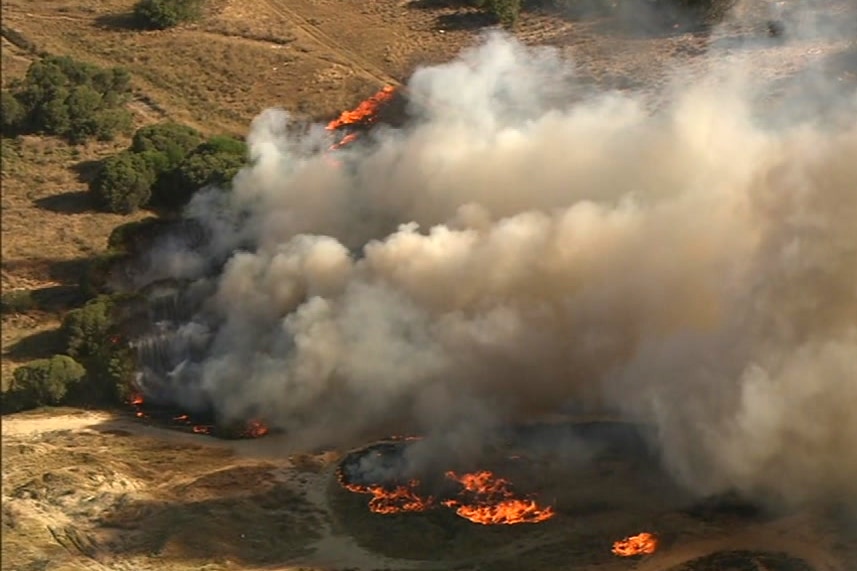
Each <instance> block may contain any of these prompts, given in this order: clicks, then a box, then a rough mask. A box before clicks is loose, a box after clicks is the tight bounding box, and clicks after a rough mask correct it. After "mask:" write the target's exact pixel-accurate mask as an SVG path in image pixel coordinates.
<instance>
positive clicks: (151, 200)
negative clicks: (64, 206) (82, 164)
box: [89, 123, 247, 214]
mask: <svg viewBox="0 0 857 571" xmlns="http://www.w3.org/2000/svg"><path fill="white" fill-rule="evenodd" d="M246 154H247V149H246V145H245V144H244V143H243V142H242V141H239V140H237V139H233V138H230V137H212V138H211V139H209V140H207V141H204V140H203V137H202V135H201V134H200V133H199V132H197V131H196V130H194V129H192V128H190V127H187V126H185V125H180V124H177V123H160V124H157V125H150V126H148V127H143V128H142V129H139V130H138V131H137V132H136V133H135V134H134V138H133V141H132V143H131V147H130V148H129V149H127V150H125V151H123V152H121V153H119V154H117V155H114V156H112V157H109V158H107V159H105V160H104V161H102V163H101V165H100V167H99V169H98V172H97V173H96V175H95V176H94V177H93V179H92V180H91V181H90V183H89V191H90V192H91V193H92V196H93V199H94V200H95V202H96V204H98V205H99V206H100V207H101V208H102V209H103V210H106V211H108V212H116V213H121V214H127V213H131V212H134V211H135V210H137V209H138V208H141V207H143V206H151V207H154V208H160V209H165V210H177V209H180V208H181V207H182V206H184V205H185V204H187V202H188V200H190V197H191V196H192V195H193V193H194V192H196V191H197V190H199V189H200V188H203V187H205V186H209V185H224V186H225V185H227V184H228V183H229V181H231V180H232V178H233V177H234V176H235V174H237V172H238V170H239V169H240V168H241V167H242V166H244V164H245V157H246Z"/></svg>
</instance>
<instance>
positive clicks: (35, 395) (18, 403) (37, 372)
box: [3, 355, 86, 412]
mask: <svg viewBox="0 0 857 571" xmlns="http://www.w3.org/2000/svg"><path fill="white" fill-rule="evenodd" d="M85 375H86V369H84V367H83V365H81V364H80V363H78V362H77V361H75V360H74V359H72V358H71V357H68V356H66V355H54V356H53V357H51V358H50V359H38V360H36V361H32V362H30V363H27V364H26V365H22V366H20V367H18V368H17V369H15V372H14V373H13V380H12V385H11V386H10V387H9V390H8V391H7V392H6V393H5V394H4V395H3V400H4V403H3V404H4V406H3V409H4V412H15V411H19V410H26V409H30V408H36V407H39V406H51V405H58V404H61V403H63V402H64V401H65V398H66V395H67V394H68V393H69V391H73V390H75V389H76V387H77V386H78V385H79V384H80V382H81V381H82V380H83V379H84V377H85Z"/></svg>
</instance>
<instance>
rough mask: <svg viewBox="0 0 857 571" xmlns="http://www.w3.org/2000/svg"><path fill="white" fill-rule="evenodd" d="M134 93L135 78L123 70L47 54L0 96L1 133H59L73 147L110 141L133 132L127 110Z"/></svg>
mask: <svg viewBox="0 0 857 571" xmlns="http://www.w3.org/2000/svg"><path fill="white" fill-rule="evenodd" d="M130 94H131V76H130V74H129V73H128V72H127V71H126V70H125V69H123V68H121V67H114V68H109V69H105V68H101V67H98V66H95V65H92V64H89V63H85V62H81V61H77V60H75V59H73V58H70V57H67V56H53V55H47V56H44V57H42V58H41V59H39V60H37V61H35V62H33V63H32V64H31V65H30V67H29V68H28V69H27V74H26V76H25V77H24V79H23V80H20V81H17V82H14V83H13V84H12V85H11V87H10V88H9V89H4V90H3V91H2V92H0V116H2V134H3V136H14V135H18V134H24V133H40V134H45V135H56V136H59V137H63V138H65V139H66V140H68V141H69V142H71V143H81V142H83V141H85V140H87V139H91V138H95V139H99V140H111V139H113V138H114V137H115V136H116V135H118V134H120V133H123V132H128V131H129V130H130V128H131V113H130V112H129V111H128V110H127V109H125V104H126V103H127V101H128V100H129V98H130Z"/></svg>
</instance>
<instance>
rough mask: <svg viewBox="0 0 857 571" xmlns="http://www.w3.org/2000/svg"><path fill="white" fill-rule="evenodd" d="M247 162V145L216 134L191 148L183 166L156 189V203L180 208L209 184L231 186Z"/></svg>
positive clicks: (161, 180) (154, 190)
mask: <svg viewBox="0 0 857 571" xmlns="http://www.w3.org/2000/svg"><path fill="white" fill-rule="evenodd" d="M246 164H247V145H246V144H245V143H244V142H243V141H239V140H237V139H234V138H232V137H212V138H211V139H209V140H208V141H206V142H205V143H202V144H201V145H199V146H198V147H196V148H195V149H194V150H193V151H191V152H190V153H189V154H188V155H187V156H186V157H185V159H184V160H183V161H182V162H181V164H179V166H178V167H177V168H176V169H175V170H174V171H172V172H170V173H168V174H166V175H165V176H163V177H162V178H161V179H159V180H158V183H157V184H156V185H155V187H154V188H153V189H152V199H153V200H152V202H153V204H156V205H158V206H163V207H165V208H171V209H175V208H180V207H182V206H184V205H185V204H187V202H188V201H189V200H190V198H191V196H193V194H194V193H195V192H196V191H197V190H199V189H201V188H203V187H206V186H212V185H217V186H228V185H229V183H230V182H231V181H232V179H233V178H234V177H235V175H236V174H238V171H239V170H241V168H242V167H243V166H245V165H246Z"/></svg>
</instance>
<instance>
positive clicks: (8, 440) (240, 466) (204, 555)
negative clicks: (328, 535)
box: [2, 411, 319, 569]
mask: <svg viewBox="0 0 857 571" xmlns="http://www.w3.org/2000/svg"><path fill="white" fill-rule="evenodd" d="M61 412H62V411H57V413H61ZM24 417H29V418H30V421H31V422H32V423H37V422H40V419H41V421H42V422H46V421H48V422H49V419H48V417H44V413H41V412H38V411H37V412H32V413H24V414H23V415H22V418H20V420H18V421H19V422H24V421H26V418H24ZM110 426H111V425H109V424H108V425H103V426H102V427H101V428H98V430H81V429H80V428H78V429H76V430H60V431H56V430H48V431H46V432H42V433H35V434H25V433H19V434H4V438H3V451H2V452H3V458H4V477H3V500H4V502H3V504H4V510H3V554H4V557H3V569H25V568H27V569H29V568H33V569H35V568H37V567H38V566H39V565H42V567H38V568H50V569H75V568H91V567H90V564H93V563H95V562H98V563H100V564H101V565H105V566H106V568H115V567H113V565H115V564H119V565H123V566H125V567H123V568H128V567H127V566H129V565H130V566H131V567H133V568H138V569H150V568H157V569H200V568H208V569H234V568H243V566H246V565H251V566H253V565H263V564H277V563H279V564H282V563H284V562H285V561H288V560H289V559H291V558H293V557H294V556H295V555H298V554H300V553H303V552H304V550H305V546H306V545H308V544H309V543H311V542H312V540H313V539H314V538H315V537H317V529H318V526H319V514H318V511H317V510H316V509H314V508H312V507H311V506H310V505H309V504H308V503H307V502H306V501H305V500H303V499H302V498H301V497H300V496H299V495H298V493H297V492H296V491H295V488H294V487H292V486H291V485H290V484H289V483H288V482H284V481H281V479H280V478H278V476H277V471H278V470H279V469H280V468H279V467H278V465H277V464H275V463H271V462H268V461H264V460H251V459H240V458H237V457H236V456H235V455H234V453H233V452H232V451H231V450H229V449H227V448H224V447H218V446H204V445H198V444H194V443H192V442H187V441H181V440H179V439H177V440H175V441H173V440H169V439H167V440H164V439H160V438H159V439H154V438H149V437H145V436H139V435H138V436H132V433H130V432H127V431H125V430H122V429H120V428H118V427H117V428H111V427H110ZM214 538H216V540H214ZM117 562H118V563H117ZM99 568H100V567H99Z"/></svg>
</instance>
